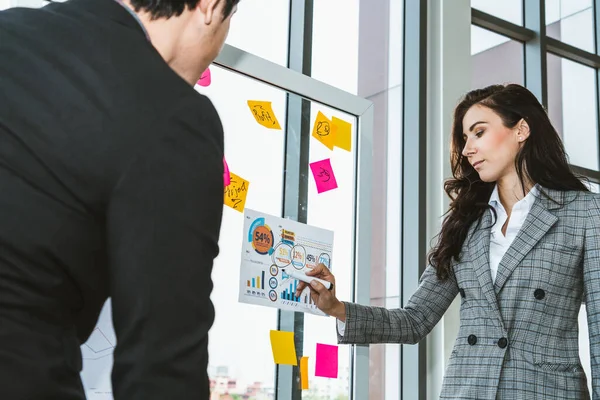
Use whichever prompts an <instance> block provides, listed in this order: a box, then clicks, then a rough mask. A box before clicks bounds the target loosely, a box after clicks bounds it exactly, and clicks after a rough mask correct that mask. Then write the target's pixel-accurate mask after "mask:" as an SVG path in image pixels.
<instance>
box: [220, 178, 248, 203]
mask: <svg viewBox="0 0 600 400" xmlns="http://www.w3.org/2000/svg"><path fill="white" fill-rule="evenodd" d="M229 175H230V177H231V178H230V181H229V185H228V186H226V187H225V189H224V192H223V194H224V197H223V203H224V204H225V205H226V206H229V207H231V208H233V209H234V210H237V211H239V212H244V207H245V206H246V196H248V188H249V187H250V182H248V181H247V180H245V179H244V178H242V177H239V176H237V175H236V174H234V173H233V172H230V173H229Z"/></svg>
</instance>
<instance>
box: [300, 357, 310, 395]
mask: <svg viewBox="0 0 600 400" xmlns="http://www.w3.org/2000/svg"><path fill="white" fill-rule="evenodd" d="M300 387H301V388H302V390H306V389H308V357H302V358H301V359H300Z"/></svg>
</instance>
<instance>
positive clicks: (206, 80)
mask: <svg viewBox="0 0 600 400" xmlns="http://www.w3.org/2000/svg"><path fill="white" fill-rule="evenodd" d="M211 81H212V80H211V76H210V68H206V71H204V72H203V73H202V76H201V77H200V79H198V82H197V83H198V85H200V86H210V83H211Z"/></svg>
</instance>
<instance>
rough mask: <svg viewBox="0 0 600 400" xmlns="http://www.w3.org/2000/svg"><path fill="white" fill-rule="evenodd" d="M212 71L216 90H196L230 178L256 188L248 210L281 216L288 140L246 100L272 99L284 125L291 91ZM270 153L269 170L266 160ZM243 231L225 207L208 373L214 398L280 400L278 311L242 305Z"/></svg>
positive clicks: (237, 217)
mask: <svg viewBox="0 0 600 400" xmlns="http://www.w3.org/2000/svg"><path fill="white" fill-rule="evenodd" d="M211 72H212V84H211V85H210V86H208V87H200V86H196V89H197V90H198V91H199V92H201V93H203V94H206V95H207V96H208V97H209V98H210V99H211V100H212V102H213V104H214V105H215V107H216V108H217V111H218V112H219V115H220V117H221V120H222V122H223V128H224V131H225V158H226V159H227V163H228V165H229V170H230V172H231V173H233V174H236V175H238V176H240V177H241V178H244V179H245V180H247V181H248V182H249V183H250V185H249V188H248V195H247V198H246V207H248V208H251V209H254V210H259V211H261V212H265V213H267V214H271V215H281V209H282V207H283V179H282V173H283V170H284V155H285V147H284V145H285V136H284V134H283V131H281V130H272V129H267V128H265V127H263V126H262V125H259V124H258V123H257V122H256V120H255V119H254V116H253V114H252V113H251V111H250V109H249V107H248V104H247V101H248V100H259V101H270V102H271V107H272V109H273V113H274V115H275V117H276V118H277V120H278V121H279V124H280V125H281V126H282V127H284V126H285V121H286V99H287V93H286V92H284V91H282V90H280V89H277V88H275V87H273V86H269V85H267V84H263V83H260V82H257V81H254V80H252V79H248V78H246V77H244V76H242V75H240V74H237V73H234V72H231V71H226V70H224V69H222V68H219V67H216V66H214V65H213V66H211ZM232 88H235V90H232ZM267 155H268V161H267V163H268V164H267V165H268V167H267V168H265V159H264V158H263V157H265V156H267ZM243 227H244V219H243V213H241V212H238V211H236V210H233V209H232V208H230V207H225V208H224V210H223V222H222V227H221V236H220V240H219V248H220V252H219V257H218V258H217V259H216V260H215V264H214V269H213V275H212V278H213V282H214V290H213V292H212V296H211V298H212V301H213V303H214V305H215V313H216V319H215V323H214V325H213V327H212V329H211V331H210V340H209V355H210V357H209V362H210V368H209V374H210V377H211V379H212V381H213V382H212V384H213V385H214V386H213V392H215V393H218V394H219V395H220V396H223V398H225V395H226V394H238V395H242V394H245V393H253V395H252V397H250V398H265V399H270V398H274V397H273V396H274V389H275V365H274V364H273V357H272V355H271V344H270V341H269V331H270V330H271V329H277V310H276V309H274V308H266V307H258V306H253V305H248V304H242V303H238V293H237V288H238V282H239V279H240V277H239V274H240V270H239V266H240V258H241V250H240V249H241V237H242V235H243ZM241 331H243V334H240V332H241ZM213 396H214V397H215V398H217V399H218V398H221V397H217V396H216V395H213ZM254 396H256V397H254ZM259 396H263V397H259Z"/></svg>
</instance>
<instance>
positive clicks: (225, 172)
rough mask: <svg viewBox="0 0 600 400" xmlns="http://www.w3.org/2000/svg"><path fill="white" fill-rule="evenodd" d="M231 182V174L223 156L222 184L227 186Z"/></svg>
mask: <svg viewBox="0 0 600 400" xmlns="http://www.w3.org/2000/svg"><path fill="white" fill-rule="evenodd" d="M230 184H231V174H230V173H229V166H228V165H227V161H225V157H223V186H225V187H227V186H229V185H230Z"/></svg>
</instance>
